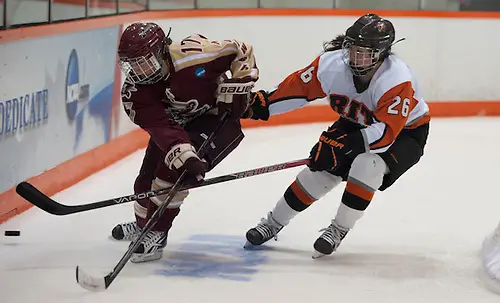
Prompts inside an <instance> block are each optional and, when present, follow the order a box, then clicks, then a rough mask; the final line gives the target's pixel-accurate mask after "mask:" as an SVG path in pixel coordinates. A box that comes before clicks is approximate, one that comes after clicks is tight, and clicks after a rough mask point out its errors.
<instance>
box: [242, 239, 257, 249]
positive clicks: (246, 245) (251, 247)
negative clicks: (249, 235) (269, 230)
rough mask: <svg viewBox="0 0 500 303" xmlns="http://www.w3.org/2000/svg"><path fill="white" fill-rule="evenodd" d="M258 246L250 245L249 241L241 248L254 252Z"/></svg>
mask: <svg viewBox="0 0 500 303" xmlns="http://www.w3.org/2000/svg"><path fill="white" fill-rule="evenodd" d="M257 247H258V245H253V244H252V243H250V242H249V241H247V242H246V243H245V245H243V248H244V249H247V250H255V248H257Z"/></svg>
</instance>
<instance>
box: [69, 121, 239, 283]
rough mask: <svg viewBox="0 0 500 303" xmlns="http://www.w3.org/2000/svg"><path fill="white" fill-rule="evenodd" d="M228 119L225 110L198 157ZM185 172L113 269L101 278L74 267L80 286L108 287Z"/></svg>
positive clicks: (164, 206) (169, 198) (158, 214)
mask: <svg viewBox="0 0 500 303" xmlns="http://www.w3.org/2000/svg"><path fill="white" fill-rule="evenodd" d="M228 119H229V114H228V112H225V113H224V114H223V115H222V117H221V119H220V121H219V124H218V125H217V128H216V129H215V130H214V131H213V132H212V133H211V134H210V136H208V138H206V139H205V141H204V142H203V144H202V145H201V146H200V148H199V149H198V156H199V157H200V158H202V157H203V151H204V149H205V147H206V146H207V145H208V144H210V143H211V142H212V141H213V139H214V138H215V136H216V135H217V133H218V132H219V131H220V129H221V128H222V127H223V126H224V125H225V124H226V122H227V121H228ZM186 174H187V171H186V170H184V171H183V172H182V173H181V175H180V176H179V178H178V179H177V181H176V182H175V184H174V185H173V186H172V188H171V189H170V191H169V193H168V194H167V200H166V201H165V203H163V204H162V205H161V206H160V207H158V209H156V211H155V212H154V213H153V215H152V216H151V218H150V219H149V220H148V222H147V223H146V225H145V226H144V228H143V229H142V231H141V233H140V235H139V237H137V239H135V240H134V241H133V242H132V243H130V246H129V248H128V250H127V252H126V253H125V254H124V255H123V257H122V258H121V259H120V261H118V263H117V264H116V266H115V267H114V268H113V270H112V271H111V272H110V273H109V274H107V275H106V276H104V277H103V278H95V277H93V276H90V275H89V274H87V273H86V272H85V271H83V270H81V269H80V267H79V266H77V267H76V282H78V284H80V286H81V287H83V288H85V289H87V290H90V291H104V290H106V289H108V287H109V286H110V285H111V283H113V281H114V280H115V279H116V277H117V276H118V274H119V273H120V272H121V270H122V269H123V268H124V267H125V265H126V264H127V262H128V261H129V260H130V257H131V256H132V254H133V253H134V251H135V250H136V248H137V247H138V246H139V245H140V243H141V241H142V240H143V239H144V237H145V236H146V234H147V233H149V231H150V230H151V229H152V228H153V226H154V225H155V224H156V222H158V220H159V219H160V217H161V216H162V215H163V213H164V212H165V210H166V209H167V206H168V205H169V204H170V202H171V201H172V199H173V198H174V196H175V194H176V193H177V192H178V191H179V189H180V188H181V186H182V183H183V182H184V178H185V176H186Z"/></svg>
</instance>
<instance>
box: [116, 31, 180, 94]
mask: <svg viewBox="0 0 500 303" xmlns="http://www.w3.org/2000/svg"><path fill="white" fill-rule="evenodd" d="M169 34H170V31H169ZM171 43H172V41H171V40H170V38H169V37H168V35H165V32H164V31H163V29H162V28H161V27H160V26H159V25H158V24H156V23H143V22H137V23H133V24H131V25H129V26H128V27H127V28H126V29H125V31H124V32H123V33H122V36H121V38H120V44H119V46H118V57H119V61H120V67H121V69H122V71H123V72H124V73H125V75H126V76H127V80H128V81H130V82H132V83H136V84H153V83H156V82H158V81H160V80H161V79H162V78H164V77H165V76H167V74H168V73H167V68H166V64H167V63H166V61H165V59H164V56H165V52H166V51H167V50H168V45H169V44H171Z"/></svg>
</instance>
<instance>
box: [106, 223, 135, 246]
mask: <svg viewBox="0 0 500 303" xmlns="http://www.w3.org/2000/svg"><path fill="white" fill-rule="evenodd" d="M140 233H141V229H140V228H139V226H137V223H136V222H135V221H132V222H127V223H121V224H118V225H116V226H115V227H114V228H113V230H112V231H111V238H112V239H115V240H124V241H133V240H134V239H135V238H136V237H137V236H139V234H140Z"/></svg>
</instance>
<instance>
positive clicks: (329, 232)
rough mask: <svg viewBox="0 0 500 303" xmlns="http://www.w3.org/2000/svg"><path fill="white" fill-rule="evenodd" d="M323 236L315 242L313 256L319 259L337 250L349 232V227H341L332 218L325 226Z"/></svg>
mask: <svg viewBox="0 0 500 303" xmlns="http://www.w3.org/2000/svg"><path fill="white" fill-rule="evenodd" d="M320 231H323V233H322V234H321V236H319V238H318V239H317V240H316V242H314V250H315V251H314V253H313V256H312V258H313V259H317V258H320V257H322V256H324V255H330V254H332V253H333V252H334V251H336V250H337V248H338V247H339V245H340V243H341V242H342V240H343V239H344V237H345V236H346V235H347V233H348V232H349V229H348V228H344V227H341V226H339V225H338V224H337V222H335V220H332V223H331V224H330V226H328V227H327V228H323V229H321V230H320Z"/></svg>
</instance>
